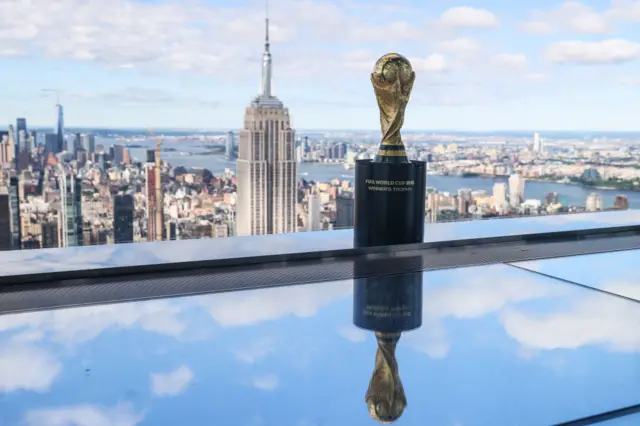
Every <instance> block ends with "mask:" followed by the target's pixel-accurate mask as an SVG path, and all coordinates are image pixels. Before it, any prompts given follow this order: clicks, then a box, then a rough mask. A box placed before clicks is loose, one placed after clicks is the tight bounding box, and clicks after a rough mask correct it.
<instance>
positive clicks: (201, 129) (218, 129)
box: [30, 125, 640, 133]
mask: <svg viewBox="0 0 640 426" xmlns="http://www.w3.org/2000/svg"><path fill="white" fill-rule="evenodd" d="M30 127H32V128H33V129H35V130H42V129H48V128H51V126H41V125H33V126H30ZM67 129H82V130H91V129H93V130H140V131H142V132H145V133H146V132H148V128H147V127H145V126H142V127H111V126H68V127H67ZM153 129H154V131H156V130H165V131H196V132H228V131H234V130H235V131H237V130H241V129H239V128H235V127H234V128H231V127H216V128H206V127H153ZM294 130H295V132H296V133H300V132H304V133H314V132H317V133H320V132H325V133H326V132H380V129H332V128H302V129H294ZM402 130H403V131H405V132H432V133H446V132H459V133H504V132H518V133H545V132H547V133H553V132H557V133H640V129H638V130H613V129H605V130H598V129H488V130H477V129H402Z"/></svg>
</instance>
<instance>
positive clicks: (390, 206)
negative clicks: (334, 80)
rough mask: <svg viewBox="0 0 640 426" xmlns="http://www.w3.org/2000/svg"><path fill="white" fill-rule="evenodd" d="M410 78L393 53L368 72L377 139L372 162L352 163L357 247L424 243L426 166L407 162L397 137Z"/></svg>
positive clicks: (408, 65) (401, 60)
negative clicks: (375, 109)
mask: <svg viewBox="0 0 640 426" xmlns="http://www.w3.org/2000/svg"><path fill="white" fill-rule="evenodd" d="M414 80H415V73H414V72H413V70H412V68H411V63H409V61H408V60H407V59H406V58H405V57H404V56H402V55H399V54H397V53H389V54H387V55H384V56H382V57H381V58H380V59H378V61H377V62H376V65H375V68H374V71H373V73H372V74H371V83H372V84H373V89H374V92H375V95H376V100H377V102H378V108H379V110H380V126H381V128H382V141H381V142H380V146H379V148H378V153H377V155H376V157H375V159H374V160H373V161H372V160H359V161H357V162H356V177H355V226H354V245H355V246H356V247H372V246H384V245H394V244H411V243H420V242H422V241H423V238H424V223H425V212H424V210H425V193H426V164H425V163H424V162H421V161H409V160H408V159H407V154H406V152H405V148H404V144H403V143H402V138H401V135H400V129H401V128H402V124H403V123H404V113H405V109H406V107H407V103H408V102H409V95H410V94H411V89H412V88H413V82H414Z"/></svg>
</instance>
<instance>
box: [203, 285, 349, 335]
mask: <svg viewBox="0 0 640 426" xmlns="http://www.w3.org/2000/svg"><path fill="white" fill-rule="evenodd" d="M352 291H353V282H352V281H337V282H332V283H321V284H305V285H297V286H289V287H279V288H269V289H261V290H253V291H250V292H233V293H222V294H215V295H211V296H209V297H207V298H202V299H199V301H198V303H201V304H203V305H204V306H205V307H206V308H208V310H209V313H210V314H211V316H212V317H213V319H214V320H216V322H218V323H219V324H221V325H222V326H224V327H238V326H247V325H253V324H258V323H261V322H264V321H271V320H275V319H279V318H282V317H286V316H288V315H294V316H296V317H299V318H309V317H312V316H314V315H316V314H317V312H318V309H320V308H321V307H323V306H326V305H328V304H330V303H332V302H335V301H336V300H339V299H342V298H344V297H347V296H349V295H350V294H351V292H352Z"/></svg>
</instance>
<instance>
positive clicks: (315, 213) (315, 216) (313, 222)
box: [307, 191, 322, 232]
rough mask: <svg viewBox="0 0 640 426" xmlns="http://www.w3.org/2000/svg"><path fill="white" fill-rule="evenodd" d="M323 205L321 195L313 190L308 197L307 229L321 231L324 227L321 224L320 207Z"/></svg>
mask: <svg viewBox="0 0 640 426" xmlns="http://www.w3.org/2000/svg"><path fill="white" fill-rule="evenodd" d="M321 207H322V205H321V204H320V197H319V196H318V194H317V193H316V192H315V191H313V192H312V193H311V194H309V199H308V206H307V208H308V218H307V231H309V232H312V231H320V230H322V227H321V226H320V208H321Z"/></svg>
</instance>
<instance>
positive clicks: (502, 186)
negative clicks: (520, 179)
mask: <svg viewBox="0 0 640 426" xmlns="http://www.w3.org/2000/svg"><path fill="white" fill-rule="evenodd" d="M493 204H494V205H495V208H496V211H498V212H503V211H504V210H506V209H507V206H508V205H509V204H508V203H507V184H506V183H504V182H498V183H496V184H494V185H493Z"/></svg>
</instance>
